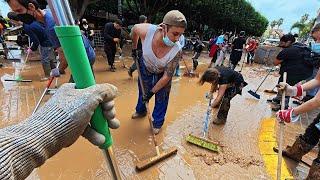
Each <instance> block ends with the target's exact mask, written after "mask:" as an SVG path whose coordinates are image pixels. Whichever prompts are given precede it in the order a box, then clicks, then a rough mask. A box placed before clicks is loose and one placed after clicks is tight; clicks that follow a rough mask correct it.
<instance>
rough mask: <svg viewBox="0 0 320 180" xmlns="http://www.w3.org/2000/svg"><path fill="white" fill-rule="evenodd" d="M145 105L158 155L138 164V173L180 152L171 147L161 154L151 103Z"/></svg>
mask: <svg viewBox="0 0 320 180" xmlns="http://www.w3.org/2000/svg"><path fill="white" fill-rule="evenodd" d="M135 61H136V64H137V71H138V76H139V83H140V86H141V90H142V94H143V95H144V94H145V89H144V84H143V81H142V78H141V77H142V76H141V71H140V65H139V60H138V59H135ZM145 105H146V108H147V117H148V120H149V124H150V131H151V134H152V141H153V143H154V147H155V151H156V153H157V155H156V156H154V157H150V158H148V159H145V160H143V161H140V162H138V163H137V164H136V169H137V170H138V171H142V170H145V169H147V168H149V167H151V166H153V165H155V164H156V163H158V162H160V161H162V160H164V159H166V158H169V157H170V156H172V155H174V154H176V153H177V151H178V149H177V148H175V147H171V148H169V149H168V150H166V151H163V152H160V149H159V145H158V143H157V140H156V135H155V134H154V132H153V123H152V119H151V115H150V109H149V103H148V102H146V103H145Z"/></svg>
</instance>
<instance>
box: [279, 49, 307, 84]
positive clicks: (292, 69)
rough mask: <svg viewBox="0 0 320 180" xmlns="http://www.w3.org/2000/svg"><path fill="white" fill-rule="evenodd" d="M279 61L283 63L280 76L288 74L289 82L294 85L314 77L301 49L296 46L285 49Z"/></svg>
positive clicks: (280, 54)
mask: <svg viewBox="0 0 320 180" xmlns="http://www.w3.org/2000/svg"><path fill="white" fill-rule="evenodd" d="M277 59H278V60H280V61H281V67H280V74H281V76H282V75H283V73H284V72H287V82H288V83H289V84H290V85H294V84H296V83H298V82H300V81H302V80H305V79H307V78H309V77H310V76H311V75H312V70H313V68H312V67H311V66H308V65H307V64H306V63H305V62H304V59H303V56H302V54H301V49H300V48H298V47H295V46H290V47H288V48H284V49H283V50H282V51H281V52H280V53H279V54H278V55H277Z"/></svg>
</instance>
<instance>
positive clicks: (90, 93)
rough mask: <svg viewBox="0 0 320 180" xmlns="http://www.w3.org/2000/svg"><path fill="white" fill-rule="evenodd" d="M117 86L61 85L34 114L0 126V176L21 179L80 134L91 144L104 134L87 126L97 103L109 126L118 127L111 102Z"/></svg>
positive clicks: (101, 141) (100, 140) (70, 143)
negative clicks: (17, 121)
mask: <svg viewBox="0 0 320 180" xmlns="http://www.w3.org/2000/svg"><path fill="white" fill-rule="evenodd" d="M116 94H117V88H116V87H115V86H113V85H110V84H98V85H94V86H91V87H88V88H85V89H75V84H64V85H62V86H61V87H60V88H59V89H58V90H57V92H56V93H55V94H54V95H53V96H52V98H51V99H50V100H49V101H48V102H47V103H45V104H44V105H43V106H42V107H41V108H40V109H39V110H38V111H37V112H36V113H35V114H33V115H32V116H30V117H29V118H27V119H26V120H25V121H22V122H20V123H18V124H16V125H12V126H9V127H6V128H2V129H0V162H1V163H0V169H1V173H0V179H25V178H26V177H27V176H28V175H29V174H30V173H31V172H32V171H33V169H34V168H37V167H39V166H41V165H42V164H43V163H44V162H45V161H46V160H47V159H48V158H50V157H52V156H53V155H55V154H56V153H58V152H59V151H60V150H61V149H63V148H65V147H68V146H70V145H72V144H73V143H74V142H75V141H76V140H77V139H78V138H79V136H81V135H82V134H83V135H84V136H85V137H86V138H87V139H88V140H89V141H90V142H92V143H94V144H95V145H101V144H102V143H104V141H105V139H104V136H102V135H101V134H99V133H97V132H95V131H94V130H93V129H91V127H90V126H89V125H88V124H89V122H90V119H91V117H92V115H93V113H94V111H95V109H96V108H97V106H98V105H99V104H102V111H103V114H104V116H105V118H106V119H108V123H109V127H112V128H117V127H119V121H118V120H117V119H116V118H115V109H114V101H113V99H114V98H115V96H116Z"/></svg>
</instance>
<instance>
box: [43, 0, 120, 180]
mask: <svg viewBox="0 0 320 180" xmlns="http://www.w3.org/2000/svg"><path fill="white" fill-rule="evenodd" d="M48 5H49V7H50V9H51V11H52V15H53V16H54V19H55V21H56V23H57V25H58V26H56V27H55V32H56V34H57V36H58V38H59V41H60V43H61V47H62V49H63V52H64V53H65V57H66V60H67V62H68V65H69V68H70V70H71V74H72V76H73V78H74V81H75V83H76V88H78V89H83V88H87V87H90V86H93V85H95V84H96V82H95V79H94V76H93V73H92V71H91V68H90V64H89V60H88V57H87V54H86V51H85V48H84V45H83V40H82V35H81V32H80V28H79V26H76V25H75V24H74V22H75V21H74V19H73V16H72V14H71V10H70V6H69V1H68V0H59V1H56V0H48ZM90 125H91V127H93V128H94V129H95V130H96V131H97V132H99V133H100V134H102V135H103V136H104V137H105V142H104V144H102V145H101V146H100V148H101V149H103V152H104V155H105V156H106V160H107V164H108V165H109V167H110V170H111V174H112V178H113V179H115V180H118V179H121V175H120V171H119V169H118V167H117V162H116V159H115V156H114V152H113V148H112V144H113V140H112V136H111V133H110V130H109V127H108V123H107V121H106V119H105V118H104V116H103V114H102V109H101V105H99V106H98V107H97V109H96V110H95V111H94V114H93V115H92V119H91V121H90Z"/></svg>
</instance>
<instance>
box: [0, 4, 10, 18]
mask: <svg viewBox="0 0 320 180" xmlns="http://www.w3.org/2000/svg"><path fill="white" fill-rule="evenodd" d="M9 10H10V8H9V6H8V4H7V3H6V2H4V0H0V13H1V14H0V15H2V16H4V17H7V14H8V12H9Z"/></svg>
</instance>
